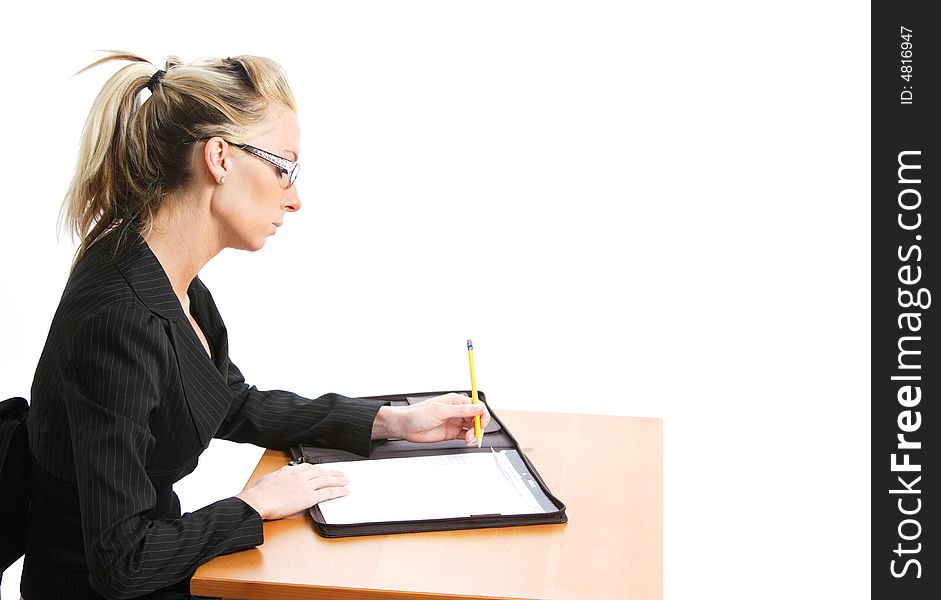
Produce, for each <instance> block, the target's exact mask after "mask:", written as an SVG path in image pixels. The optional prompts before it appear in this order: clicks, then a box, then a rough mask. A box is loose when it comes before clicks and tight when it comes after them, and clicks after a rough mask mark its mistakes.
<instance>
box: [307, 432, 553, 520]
mask: <svg viewBox="0 0 941 600" xmlns="http://www.w3.org/2000/svg"><path fill="white" fill-rule="evenodd" d="M320 466H322V467H323V468H326V469H334V470H337V471H341V472H343V473H344V474H345V475H346V476H347V477H348V478H349V480H350V484H349V488H350V494H349V495H348V496H344V497H342V498H335V499H333V500H328V501H325V502H321V503H320V504H319V505H318V506H320V512H321V513H322V514H323V518H324V521H326V522H327V523H331V524H348V523H375V522H381V521H416V520H422V519H445V518H452V517H470V516H476V515H494V514H500V515H519V514H532V513H544V512H546V511H545V509H543V508H542V507H541V506H540V504H539V502H538V501H537V500H536V498H534V497H533V494H532V492H531V491H530V488H529V486H527V485H526V484H525V482H524V481H523V479H522V478H521V477H520V475H519V473H517V471H516V469H515V468H514V467H513V465H512V464H511V463H510V460H509V459H508V458H507V456H506V451H505V450H504V451H500V452H494V451H493V449H492V448H491V451H490V452H474V453H469V454H446V455H436V456H420V457H410V458H387V459H377V460H356V461H348V462H337V463H327V464H323V465H320Z"/></svg>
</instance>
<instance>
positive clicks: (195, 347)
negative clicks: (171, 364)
mask: <svg viewBox="0 0 941 600" xmlns="http://www.w3.org/2000/svg"><path fill="white" fill-rule="evenodd" d="M114 233H116V232H114ZM114 233H112V234H109V235H108V236H107V237H117V236H114ZM103 242H104V240H103ZM104 245H105V246H109V245H110V246H111V250H113V253H112V257H111V258H112V260H113V262H114V265H115V267H116V268H117V269H118V271H119V272H120V273H121V275H122V276H123V277H124V278H125V280H126V281H127V282H128V284H129V285H130V287H131V289H132V290H133V291H134V294H135V295H136V296H137V297H138V298H139V299H140V301H141V302H142V303H143V304H144V306H146V307H147V308H148V309H149V310H150V311H151V312H153V313H154V314H156V315H158V316H160V317H163V318H164V319H166V320H167V321H168V327H167V331H168V334H169V337H170V341H171V343H172V345H173V348H174V351H175V353H176V359H177V363H178V364H179V369H180V378H181V383H182V385H183V392H184V395H185V396H186V401H187V405H188V406H189V409H190V414H191V416H192V418H193V423H194V425H195V426H196V429H197V431H198V433H199V438H200V441H201V442H202V443H203V445H204V446H207V445H209V441H210V440H211V439H212V437H213V436H214V435H215V433H216V431H218V429H219V426H220V425H221V424H222V421H223V419H225V416H226V414H227V413H228V410H229V407H230V406H231V403H232V399H231V392H230V391H229V389H228V385H227V382H226V376H227V373H228V370H229V348H228V334H227V332H226V329H225V324H224V323H223V321H222V316H221V315H220V314H219V310H218V309H217V308H216V304H215V302H214V301H213V299H212V294H210V293H209V290H208V289H207V288H206V286H205V285H204V284H203V282H202V281H201V280H200V279H199V277H195V278H194V279H193V281H192V283H190V286H189V289H188V291H187V295H188V296H189V298H190V313H191V314H192V315H193V318H194V319H195V320H196V322H197V323H198V324H199V326H200V329H202V330H203V334H204V335H205V336H206V339H207V341H208V342H209V347H210V350H211V352H212V359H210V358H209V355H208V354H206V350H205V348H204V347H203V344H202V342H201V341H200V339H199V337H198V336H197V335H196V331H195V330H194V329H193V326H192V325H191V324H190V322H189V319H188V318H187V316H186V314H185V313H184V312H183V307H182V306H181V305H180V300H179V298H178V297H177V295H176V294H175V293H174V291H173V288H172V286H171V285H170V279H169V277H167V273H166V271H164V270H163V266H161V264H160V261H158V260H157V257H156V256H154V253H153V251H151V249H150V246H148V245H147V242H146V241H145V240H144V238H143V237H141V235H140V234H139V233H137V232H134V231H127V232H126V235H125V237H124V238H119V239H116V240H113V241H111V242H110V244H109V243H105V244H104ZM102 250H105V248H102Z"/></svg>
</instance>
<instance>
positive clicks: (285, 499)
mask: <svg viewBox="0 0 941 600" xmlns="http://www.w3.org/2000/svg"><path fill="white" fill-rule="evenodd" d="M347 484H349V480H348V479H347V478H346V476H345V475H344V474H343V473H341V472H339V471H330V470H327V469H322V468H320V467H318V466H315V465H311V464H307V463H301V464H299V465H292V466H284V467H281V468H280V469H278V470H277V471H274V472H272V473H268V474H267V475H265V476H264V477H262V478H261V479H259V480H258V481H257V482H255V484H254V485H253V486H252V487H250V488H248V489H247V490H245V491H243V492H242V493H241V494H238V495H237V496H236V498H240V499H241V500H242V501H244V502H245V503H246V504H248V505H249V506H251V507H252V508H254V509H255V510H256V511H257V512H258V514H260V515H261V518H262V519H266V520H271V519H283V518H284V517H287V516H290V515H293V514H294V513H297V512H300V511H302V510H306V509H308V508H310V507H311V506H313V505H315V504H317V503H318V502H323V501H324V500H331V499H333V498H339V497H340V496H346V495H347V494H349V493H350V490H349V488H347V487H346V486H347Z"/></svg>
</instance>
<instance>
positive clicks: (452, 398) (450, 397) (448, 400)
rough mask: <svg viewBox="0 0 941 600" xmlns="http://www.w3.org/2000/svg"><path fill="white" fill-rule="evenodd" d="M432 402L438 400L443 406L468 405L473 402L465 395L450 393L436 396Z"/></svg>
mask: <svg viewBox="0 0 941 600" xmlns="http://www.w3.org/2000/svg"><path fill="white" fill-rule="evenodd" d="M431 400H437V401H438V402H441V403H443V404H467V403H468V402H471V401H472V400H471V399H470V397H468V396H465V395H464V394H458V393H457V392H449V393H447V394H444V395H442V396H435V397H434V398H431Z"/></svg>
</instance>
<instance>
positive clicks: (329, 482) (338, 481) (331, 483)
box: [309, 476, 350, 490]
mask: <svg viewBox="0 0 941 600" xmlns="http://www.w3.org/2000/svg"><path fill="white" fill-rule="evenodd" d="M309 483H310V485H311V486H312V487H313V488H314V489H318V490H320V489H324V488H329V487H344V486H346V485H349V483H350V480H349V479H347V478H346V477H343V476H341V477H327V476H324V477H317V478H315V479H311V480H310V482H309Z"/></svg>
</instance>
